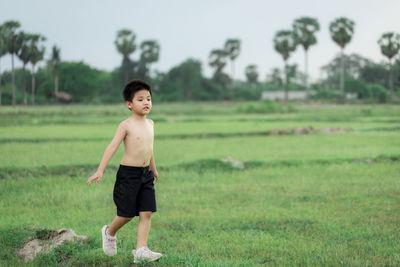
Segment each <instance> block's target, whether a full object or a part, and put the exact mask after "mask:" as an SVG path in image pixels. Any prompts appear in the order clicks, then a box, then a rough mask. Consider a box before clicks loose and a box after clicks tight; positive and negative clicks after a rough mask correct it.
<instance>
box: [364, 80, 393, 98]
mask: <svg viewBox="0 0 400 267" xmlns="http://www.w3.org/2000/svg"><path fill="white" fill-rule="evenodd" d="M368 88H369V91H370V92H371V97H372V98H374V99H375V100H376V101H378V102H379V103H385V102H387V101H388V100H389V96H390V94H389V92H388V90H387V89H386V88H385V87H383V86H382V85H380V84H377V83H371V84H368Z"/></svg>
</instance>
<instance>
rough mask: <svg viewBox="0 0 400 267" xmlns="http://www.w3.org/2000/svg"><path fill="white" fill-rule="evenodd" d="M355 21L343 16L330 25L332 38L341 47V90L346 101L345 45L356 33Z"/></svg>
mask: <svg viewBox="0 0 400 267" xmlns="http://www.w3.org/2000/svg"><path fill="white" fill-rule="evenodd" d="M354 25H355V23H354V21H352V20H350V19H347V18H344V17H341V18H337V19H335V20H334V21H333V22H331V24H330V25H329V31H330V33H331V38H332V40H333V41H334V42H335V43H337V44H338V45H339V46H340V48H341V53H340V57H341V66H342V67H341V72H340V92H341V95H342V102H344V98H345V96H344V65H343V54H344V48H345V46H346V45H347V44H348V43H349V42H350V41H351V38H352V36H353V33H354Z"/></svg>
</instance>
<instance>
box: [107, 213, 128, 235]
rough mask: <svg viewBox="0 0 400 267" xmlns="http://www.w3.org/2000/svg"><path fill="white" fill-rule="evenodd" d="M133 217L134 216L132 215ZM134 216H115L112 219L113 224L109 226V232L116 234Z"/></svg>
mask: <svg viewBox="0 0 400 267" xmlns="http://www.w3.org/2000/svg"><path fill="white" fill-rule="evenodd" d="M132 218H133V217H132ZM132 218H126V217H120V216H115V218H114V220H113V221H112V223H111V225H110V226H109V227H108V234H109V235H112V236H115V234H116V233H117V231H118V230H119V229H120V228H121V227H122V226H124V225H125V224H126V223H128V222H129V221H130V220H132Z"/></svg>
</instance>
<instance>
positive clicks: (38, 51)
mask: <svg viewBox="0 0 400 267" xmlns="http://www.w3.org/2000/svg"><path fill="white" fill-rule="evenodd" d="M32 38H33V41H32V42H31V47H30V53H31V54H30V63H31V65H32V92H31V104H32V105H34V104H35V66H36V64H37V63H38V62H39V61H41V60H43V57H44V52H45V47H44V46H43V45H41V42H43V41H45V40H46V38H45V37H44V36H41V35H40V34H35V35H33V37H32Z"/></svg>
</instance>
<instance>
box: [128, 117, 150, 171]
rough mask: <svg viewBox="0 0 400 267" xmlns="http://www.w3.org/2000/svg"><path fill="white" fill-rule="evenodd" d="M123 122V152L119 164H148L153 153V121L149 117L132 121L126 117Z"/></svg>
mask: <svg viewBox="0 0 400 267" xmlns="http://www.w3.org/2000/svg"><path fill="white" fill-rule="evenodd" d="M123 123H125V129H126V135H125V138H124V148H125V152H124V156H123V158H122V160H121V165H127V166H135V167H145V166H149V165H150V160H151V157H152V155H153V141H154V128H153V122H152V121H151V120H149V119H145V120H143V121H134V120H133V119H131V118H128V119H126V120H125V121H123Z"/></svg>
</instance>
